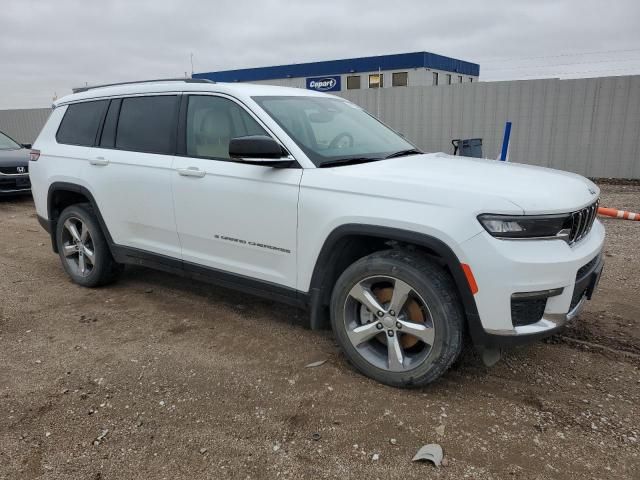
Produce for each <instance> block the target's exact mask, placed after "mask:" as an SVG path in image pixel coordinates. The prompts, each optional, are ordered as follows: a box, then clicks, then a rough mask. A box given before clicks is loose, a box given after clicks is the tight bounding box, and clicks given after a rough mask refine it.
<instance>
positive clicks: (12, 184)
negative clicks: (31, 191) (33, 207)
mask: <svg viewBox="0 0 640 480" xmlns="http://www.w3.org/2000/svg"><path fill="white" fill-rule="evenodd" d="M27 188H31V182H30V181H29V179H28V178H22V177H4V178H3V177H0V193H2V192H10V191H13V190H24V189H27Z"/></svg>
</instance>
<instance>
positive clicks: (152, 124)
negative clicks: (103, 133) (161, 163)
mask: <svg viewBox="0 0 640 480" xmlns="http://www.w3.org/2000/svg"><path fill="white" fill-rule="evenodd" d="M177 101H178V97H177V96H175V95H162V96H155V97H129V98H123V99H122V106H121V107H120V117H119V119H118V126H117V129H116V141H115V147H116V148H117V149H119V150H130V151H134V152H148V153H161V154H172V153H173V150H174V143H175V134H176V119H177V111H176V107H177V104H178V103H177Z"/></svg>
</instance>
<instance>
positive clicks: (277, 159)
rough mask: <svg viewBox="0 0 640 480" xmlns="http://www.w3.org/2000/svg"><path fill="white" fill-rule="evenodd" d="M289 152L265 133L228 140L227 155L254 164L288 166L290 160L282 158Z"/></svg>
mask: <svg viewBox="0 0 640 480" xmlns="http://www.w3.org/2000/svg"><path fill="white" fill-rule="evenodd" d="M287 155H289V153H288V152H287V151H286V150H285V149H284V148H282V146H281V145H280V144H279V143H278V142H276V141H275V140H274V139H273V138H271V137H268V136H266V135H250V136H247V137H236V138H232V139H231V141H230V142H229V156H230V157H231V158H237V159H239V160H243V161H245V162H247V163H252V164H255V165H270V166H273V167H285V166H289V165H290V164H291V163H292V161H291V160H289V159H283V158H282V157H286V156H287Z"/></svg>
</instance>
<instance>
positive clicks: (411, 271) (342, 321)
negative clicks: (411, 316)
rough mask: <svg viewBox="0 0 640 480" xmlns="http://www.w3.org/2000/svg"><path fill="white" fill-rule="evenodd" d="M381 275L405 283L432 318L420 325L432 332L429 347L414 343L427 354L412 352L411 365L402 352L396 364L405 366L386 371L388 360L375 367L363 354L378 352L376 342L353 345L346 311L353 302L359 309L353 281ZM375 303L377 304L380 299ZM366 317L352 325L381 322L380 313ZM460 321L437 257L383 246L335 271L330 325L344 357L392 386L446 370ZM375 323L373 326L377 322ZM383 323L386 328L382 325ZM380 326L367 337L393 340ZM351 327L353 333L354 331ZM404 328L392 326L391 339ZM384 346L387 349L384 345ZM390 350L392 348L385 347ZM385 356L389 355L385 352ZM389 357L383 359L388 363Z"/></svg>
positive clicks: (457, 347)
mask: <svg viewBox="0 0 640 480" xmlns="http://www.w3.org/2000/svg"><path fill="white" fill-rule="evenodd" d="M381 277H385V278H389V277H390V278H394V279H398V280H400V281H402V282H405V284H406V285H408V286H410V287H411V289H412V290H411V295H415V298H418V299H419V300H420V301H422V303H423V304H424V306H426V310H427V311H428V315H429V317H430V319H431V320H430V321H428V320H427V321H426V322H425V325H429V326H431V328H433V331H432V333H431V335H433V340H432V344H431V345H430V347H429V344H428V343H426V342H424V343H421V342H419V343H418V344H417V345H418V346H422V348H423V349H424V352H423V353H421V354H420V355H426V357H425V358H424V359H421V357H420V356H417V360H416V364H415V365H414V364H411V365H406V364H407V362H408V360H407V359H408V358H409V357H405V356H402V358H403V361H402V363H400V364H399V365H400V368H401V369H404V368H406V370H404V371H391V370H390V368H391V367H390V363H388V364H387V368H380V366H379V365H376V364H374V363H373V362H372V361H370V360H368V359H367V358H365V356H364V355H365V354H371V353H367V352H372V351H373V350H374V349H378V351H379V345H371V344H370V343H367V344H366V346H365V351H363V350H362V349H360V346H362V345H365V343H364V342H363V343H361V344H360V345H359V347H358V348H356V346H354V344H353V343H352V341H351V340H350V338H349V333H348V329H349V327H348V326H347V323H349V322H353V320H352V319H351V320H350V319H349V318H347V317H348V316H349V315H351V316H352V317H353V315H354V314H352V313H349V312H350V311H352V310H349V307H348V306H349V305H351V304H352V303H353V301H355V302H356V307H355V308H360V310H359V311H360V312H362V308H363V305H364V304H363V303H361V302H358V301H357V300H355V299H354V297H353V296H352V295H350V292H351V290H352V288H355V287H356V286H358V285H359V284H360V282H367V281H377V279H379V278H381ZM369 279H373V280H369ZM393 285H394V290H395V285H398V284H397V283H394V284H393ZM377 291H380V290H377ZM348 302H351V303H348ZM379 305H381V303H380V302H379ZM384 308H386V307H384ZM422 311H423V312H424V311H425V309H424V308H423V309H422ZM365 314H366V315H369V310H365ZM397 315H398V316H397V318H401V317H400V316H401V315H405V317H404V318H405V319H406V318H407V316H406V315H407V313H406V310H405V313H404V314H401V313H400V312H398V314H397ZM367 318H373V320H367V323H364V322H363V321H362V320H361V317H360V318H359V319H358V320H359V321H361V322H363V323H362V325H360V324H357V323H356V325H357V326H358V327H360V326H366V325H367V324H368V323H369V322H370V323H376V322H380V325H382V321H381V320H379V318H382V316H381V317H379V318H376V316H375V315H373V314H371V317H367ZM384 318H385V319H388V318H389V317H387V313H385V314H384ZM425 318H426V316H425ZM464 324H465V322H464V311H463V308H462V304H461V302H460V299H459V297H458V292H457V289H456V287H455V284H454V282H453V279H452V278H451V276H450V274H449V273H448V272H447V271H446V270H445V269H444V268H443V267H441V266H440V265H438V264H437V263H436V262H434V261H432V260H430V259H428V258H426V257H425V256H423V255H420V254H418V253H417V252H413V251H407V250H400V249H394V250H387V251H383V252H377V253H374V254H372V255H369V256H367V257H364V258H362V259H360V260H358V261H356V262H355V263H353V264H352V265H351V266H349V267H348V268H347V269H346V270H345V271H344V272H343V273H342V275H340V278H338V281H337V282H336V284H335V287H334V289H333V294H332V296H331V325H332V328H333V331H334V334H335V337H336V340H337V342H338V344H339V345H340V347H341V348H342V350H343V352H344V354H345V355H346V357H347V359H348V360H349V362H350V363H351V364H352V365H353V366H354V367H355V368H356V369H357V370H359V371H360V372H362V373H363V374H364V375H366V376H368V377H370V378H373V379H375V380H377V381H379V382H381V383H384V384H386V385H390V386H393V387H419V386H423V385H426V384H428V383H430V382H433V381H434V380H436V379H437V378H438V377H440V376H441V375H442V374H443V373H444V372H445V371H447V369H448V368H449V367H450V366H451V365H452V364H453V363H454V362H455V360H456V358H457V357H458V355H459V354H460V352H461V350H462V347H463V338H464ZM350 325H353V323H350ZM396 325H399V326H400V327H402V325H400V324H399V323H396ZM375 326H376V327H378V326H379V325H375ZM383 328H384V329H386V328H387V327H386V326H385V327H383ZM384 329H383V330H382V331H381V332H382V337H381V336H380V335H379V334H378V335H377V336H375V337H373V338H372V339H371V340H367V342H376V341H378V342H379V341H380V339H381V338H382V339H383V340H384V341H385V343H386V341H388V340H393V338H392V339H389V338H386V336H385V335H390V336H393V335H391V334H390V333H386V334H385V333H384V332H385V331H386V330H384ZM351 332H352V333H353V330H351ZM387 332H388V331H387ZM406 332H407V331H406V329H405V330H404V331H401V330H396V334H395V336H396V341H397V342H399V343H402V340H403V338H404V335H406ZM414 338H415V337H414ZM411 348H416V345H415V344H414V346H413V347H411ZM384 349H387V346H386V345H385V347H384ZM390 351H391V348H389V352H390ZM401 351H402V355H405V353H406V352H405V351H404V347H403V348H401ZM382 352H384V350H383V351H382ZM382 354H383V353H382ZM378 355H379V353H378ZM389 355H391V354H390V353H389ZM370 358H374V357H370ZM390 361H391V360H388V362H390ZM405 365H406V366H405ZM396 366H397V365H396Z"/></svg>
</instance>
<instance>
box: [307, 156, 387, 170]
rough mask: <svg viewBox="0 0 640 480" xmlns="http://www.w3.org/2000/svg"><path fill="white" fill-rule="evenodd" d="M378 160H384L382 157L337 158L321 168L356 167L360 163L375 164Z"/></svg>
mask: <svg viewBox="0 0 640 480" xmlns="http://www.w3.org/2000/svg"><path fill="white" fill-rule="evenodd" d="M377 160H383V159H382V158H380V157H350V158H335V159H333V160H327V161H326V162H323V163H321V164H320V166H319V168H326V167H335V166H336V165H355V164H358V163H367V162H375V161H377Z"/></svg>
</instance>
